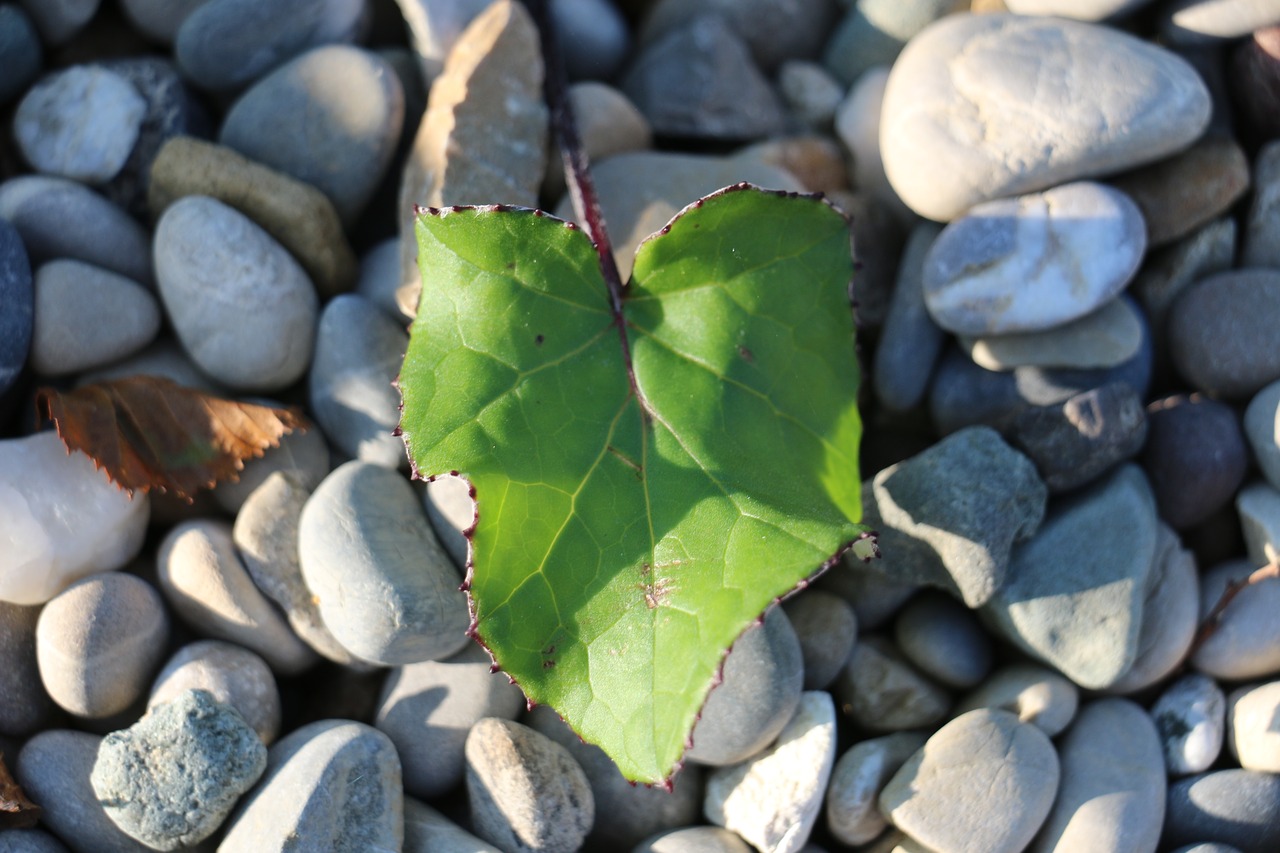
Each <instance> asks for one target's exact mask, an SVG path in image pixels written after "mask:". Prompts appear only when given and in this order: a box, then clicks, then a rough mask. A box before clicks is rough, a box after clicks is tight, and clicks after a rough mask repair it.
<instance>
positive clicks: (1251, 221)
mask: <svg viewBox="0 0 1280 853" xmlns="http://www.w3.org/2000/svg"><path fill="white" fill-rule="evenodd" d="M1278 40H1280V39H1278ZM1253 168H1254V190H1253V200H1252V201H1251V202H1250V203H1249V213H1248V216H1247V217H1246V218H1245V227H1244V240H1243V243H1244V245H1243V246H1242V247H1241V253H1240V265H1241V266H1242V267H1271V268H1273V269H1274V268H1276V267H1280V140H1276V141H1273V142H1270V143H1268V144H1267V145H1265V146H1263V148H1262V150H1261V151H1259V152H1258V157H1257V159H1256V160H1254V165H1253Z"/></svg>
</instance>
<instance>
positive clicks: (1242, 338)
mask: <svg viewBox="0 0 1280 853" xmlns="http://www.w3.org/2000/svg"><path fill="white" fill-rule="evenodd" d="M1277 326H1280V270H1275V269H1245V270H1232V271H1230V272H1224V273H1218V274H1216V275H1212V276H1210V277H1209V278H1206V279H1205V280H1203V281H1201V282H1200V283H1199V284H1196V285H1195V286H1193V287H1191V288H1188V289H1187V290H1185V291H1184V292H1183V293H1182V294H1180V295H1179V296H1178V298H1177V300H1176V301H1175V302H1174V303H1173V307H1172V308H1171V309H1170V311H1169V350H1170V353H1169V354H1170V356H1171V357H1172V359H1173V365H1174V367H1175V368H1176V369H1177V371H1178V373H1179V374H1180V375H1181V376H1182V377H1183V378H1184V379H1185V380H1186V381H1188V382H1189V383H1191V385H1192V386H1194V387H1195V388H1197V389H1198V390H1200V391H1204V392H1205V393H1207V394H1214V395H1219V396H1222V397H1225V398H1228V399H1232V400H1237V399H1242V398H1245V397H1249V396H1251V395H1252V394H1255V393H1256V392H1257V391H1258V390H1259V389H1261V388H1262V387H1263V386H1265V385H1267V384H1268V383H1271V382H1274V381H1275V380H1277V379H1280V347H1275V346H1273V345H1272V344H1273V343H1274V341H1275V330H1276V328H1277Z"/></svg>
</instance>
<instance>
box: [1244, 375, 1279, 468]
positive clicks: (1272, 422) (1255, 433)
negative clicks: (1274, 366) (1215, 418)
mask: <svg viewBox="0 0 1280 853" xmlns="http://www.w3.org/2000/svg"><path fill="white" fill-rule="evenodd" d="M1244 434H1245V438H1246V439H1247V440H1248V442H1249V449H1250V450H1252V451H1253V459H1254V461H1255V462H1257V463H1258V467H1259V468H1261V469H1262V474H1263V476H1265V477H1266V478H1267V482H1268V483H1270V484H1271V485H1272V486H1273V487H1275V488H1277V489H1280V381H1278V382H1272V383H1271V384H1270V385H1268V386H1266V387H1265V388H1263V389H1262V390H1261V391H1259V392H1258V393H1257V394H1255V395H1254V396H1253V399H1252V400H1250V401H1249V407H1248V408H1247V409H1245V413H1244Z"/></svg>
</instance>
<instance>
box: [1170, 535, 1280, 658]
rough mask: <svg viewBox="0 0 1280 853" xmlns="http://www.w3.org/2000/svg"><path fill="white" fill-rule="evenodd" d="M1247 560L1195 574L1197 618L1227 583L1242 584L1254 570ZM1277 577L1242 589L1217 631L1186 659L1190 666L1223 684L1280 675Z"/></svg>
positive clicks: (1279, 585) (1218, 597) (1279, 584)
mask: <svg viewBox="0 0 1280 853" xmlns="http://www.w3.org/2000/svg"><path fill="white" fill-rule="evenodd" d="M1258 565H1259V564H1257V563H1255V562H1254V561H1252V560H1248V559H1235V560H1229V561H1227V562H1225V563H1222V564H1220V565H1217V566H1214V567H1213V568H1211V569H1208V570H1207V571H1205V572H1203V573H1202V574H1201V576H1200V619H1202V620H1203V619H1205V618H1206V617H1207V616H1208V615H1209V613H1210V611H1212V610H1213V608H1214V607H1215V606H1216V605H1217V604H1218V602H1219V601H1220V600H1221V598H1222V594H1223V592H1224V591H1225V590H1226V588H1227V585H1228V584H1233V583H1242V582H1244V581H1246V580H1247V579H1248V578H1249V576H1250V575H1251V574H1252V573H1253V572H1254V571H1255V570H1256V569H1257V568H1258ZM1277 608H1280V578H1275V577H1269V578H1263V579H1261V580H1258V581H1256V582H1254V583H1250V584H1248V585H1247V586H1244V587H1243V588H1242V589H1241V590H1240V591H1239V593H1238V594H1237V595H1236V596H1235V597H1234V598H1232V599H1231V602H1230V603H1229V604H1228V605H1227V606H1226V609H1224V610H1223V611H1222V613H1221V614H1220V615H1219V617H1218V621H1217V627H1216V628H1215V629H1214V631H1213V633H1212V634H1210V635H1209V637H1208V638H1207V639H1206V640H1205V641H1204V642H1203V643H1201V644H1200V645H1199V646H1198V647H1197V648H1196V651H1195V654H1193V655H1192V656H1191V666H1192V667H1193V668H1195V669H1197V670H1199V671H1200V672H1203V673H1204V674H1206V675H1210V676H1213V677H1214V678H1221V679H1224V680H1228V681H1243V680H1245V679H1250V678H1265V677H1267V676H1270V675H1274V674H1275V673H1278V672H1280V624H1277V621H1276V619H1275V614H1276V613H1277Z"/></svg>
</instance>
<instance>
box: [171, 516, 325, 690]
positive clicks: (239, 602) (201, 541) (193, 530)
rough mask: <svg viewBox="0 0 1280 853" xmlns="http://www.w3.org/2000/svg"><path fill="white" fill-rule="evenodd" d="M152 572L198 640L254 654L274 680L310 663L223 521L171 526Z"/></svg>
mask: <svg viewBox="0 0 1280 853" xmlns="http://www.w3.org/2000/svg"><path fill="white" fill-rule="evenodd" d="M156 569H157V572H158V574H159V577H160V588H161V590H162V591H163V592H164V595H165V598H166V599H168V601H169V604H170V606H172V607H173V609H174V610H175V611H177V613H178V615H179V616H181V617H182V619H183V620H184V621H185V622H187V623H188V624H190V625H191V626H192V627H193V628H195V629H196V630H197V631H198V632H199V633H200V634H202V635H203V636H206V637H211V638H215V639H220V640H227V641H229V642H232V643H238V644H240V645H242V646H244V647H245V648H247V649H250V650H251V651H254V652H257V653H258V654H259V655H261V656H262V658H263V659H264V660H265V661H266V662H267V663H268V665H270V667H271V669H272V671H273V672H275V673H277V674H279V675H296V674H298V673H300V672H302V671H303V670H305V669H307V668H308V667H310V666H311V665H312V664H314V663H315V662H316V656H315V654H314V653H313V652H312V651H311V649H310V648H308V647H307V646H306V645H305V644H304V643H303V642H302V641H301V640H299V639H298V638H297V636H296V635H294V633H293V632H292V631H290V630H289V626H288V624H286V622H285V620H284V617H283V616H282V615H281V614H280V612H279V611H278V610H276V609H275V608H274V607H273V606H272V604H271V602H270V601H268V600H267V598H266V596H264V595H263V594H262V592H260V591H259V590H258V588H257V587H256V586H254V583H253V580H252V579H251V578H250V577H249V573H248V572H247V571H246V570H245V567H244V563H243V562H241V560H240V557H239V555H238V554H237V553H236V546H235V542H234V541H233V540H232V537H231V525H229V524H227V523H226V522H223V521H218V520H213V519H196V520H193V521H186V522H182V523H180V524H177V525H175V526H174V527H173V528H172V529H171V530H170V531H169V533H168V535H166V536H165V537H164V539H163V540H162V541H161V542H160V548H159V552H158V553H157V555H156Z"/></svg>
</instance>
